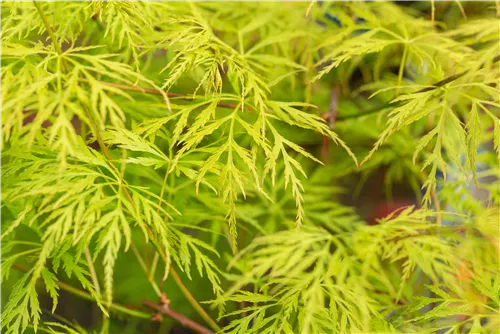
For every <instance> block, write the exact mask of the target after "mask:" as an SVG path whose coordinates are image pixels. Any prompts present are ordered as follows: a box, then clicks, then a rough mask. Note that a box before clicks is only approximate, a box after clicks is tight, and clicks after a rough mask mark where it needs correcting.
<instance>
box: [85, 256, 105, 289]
mask: <svg viewBox="0 0 500 334" xmlns="http://www.w3.org/2000/svg"><path fill="white" fill-rule="evenodd" d="M85 258H86V260H87V263H88V265H89V272H90V277H91V278H92V283H93V284H94V287H95V292H96V294H97V296H98V297H99V298H101V288H100V287H99V280H98V279H97V273H96V271H95V267H94V263H93V262H92V256H90V251H89V248H88V247H85Z"/></svg>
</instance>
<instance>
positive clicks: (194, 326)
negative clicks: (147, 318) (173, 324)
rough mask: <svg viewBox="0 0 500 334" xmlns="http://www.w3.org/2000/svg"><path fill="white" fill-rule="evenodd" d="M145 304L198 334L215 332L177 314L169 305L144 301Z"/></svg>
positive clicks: (212, 333)
mask: <svg viewBox="0 0 500 334" xmlns="http://www.w3.org/2000/svg"><path fill="white" fill-rule="evenodd" d="M143 304H144V305H146V306H147V307H150V308H152V309H154V310H156V311H158V312H160V313H161V314H165V315H168V316H169V317H170V318H172V319H175V320H176V321H178V322H180V323H181V324H182V325H184V326H185V327H188V328H190V329H192V330H194V331H195V332H197V333H200V334H214V332H212V331H211V330H209V329H208V328H206V327H203V326H202V325H200V324H199V323H197V322H195V321H193V320H191V319H189V318H187V317H185V316H184V315H182V314H180V313H177V312H175V311H174V310H172V309H170V307H169V306H168V305H167V304H162V305H158V304H156V303H154V302H152V301H150V300H144V302H143Z"/></svg>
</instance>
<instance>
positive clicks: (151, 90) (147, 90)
mask: <svg viewBox="0 0 500 334" xmlns="http://www.w3.org/2000/svg"><path fill="white" fill-rule="evenodd" d="M78 80H79V81H81V82H85V83H89V81H90V80H89V79H85V78H79V79H78ZM97 81H98V82H99V83H100V84H103V85H106V86H109V87H114V88H118V89H121V90H125V91H130V92H137V93H143V94H150V95H162V96H163V95H165V94H166V95H167V96H168V97H178V98H181V99H183V100H187V101H193V100H195V99H196V98H193V97H192V96H189V95H188V94H182V93H175V92H165V91H161V90H158V89H155V88H148V87H140V86H131V85H124V84H118V83H114V82H109V81H100V80H97ZM217 106H218V107H220V108H228V109H235V108H236V107H237V106H238V104H235V103H227V102H218V103H217ZM245 109H246V110H251V109H252V108H251V107H250V106H246V107H245Z"/></svg>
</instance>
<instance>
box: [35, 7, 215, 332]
mask: <svg viewBox="0 0 500 334" xmlns="http://www.w3.org/2000/svg"><path fill="white" fill-rule="evenodd" d="M33 3H34V4H35V7H36V8H37V10H38V12H39V14H40V16H41V18H42V20H43V22H44V24H45V27H46V29H47V31H48V33H49V36H50V38H51V40H52V43H53V44H54V48H55V49H56V52H57V53H58V54H59V55H62V50H61V47H60V46H59V45H58V43H57V41H56V38H55V34H54V30H53V29H52V27H51V25H50V23H49V22H48V20H47V17H46V16H45V13H44V12H43V9H42V8H41V6H40V5H39V4H38V3H37V2H36V1H33ZM63 66H64V70H65V71H67V65H66V63H65V62H63ZM159 93H160V92H159ZM160 94H161V93H160ZM82 106H83V108H84V110H85V112H86V114H87V117H88V118H89V120H90V124H91V126H92V130H93V132H94V135H95V137H96V139H97V142H98V143H99V146H100V148H101V150H102V151H103V153H104V156H105V157H106V160H107V161H108V163H109V165H110V167H111V168H112V169H113V170H114V171H115V174H116V176H117V177H118V178H119V182H120V186H122V185H124V184H125V181H124V180H123V179H122V177H121V174H120V172H119V171H118V169H117V168H116V166H115V165H114V164H113V160H112V157H111V154H110V153H109V150H108V148H107V146H106V145H105V144H104V141H103V139H102V136H101V133H100V131H99V128H98V127H97V124H96V122H95V120H94V117H93V116H92V114H91V113H90V110H89V108H88V106H87V105H85V104H82ZM122 189H123V191H124V193H125V196H126V198H127V200H128V201H129V202H130V203H131V205H132V208H134V210H135V208H136V205H135V202H134V200H133V198H132V196H131V194H130V192H129V191H128V189H127V187H122ZM146 228H147V232H148V234H149V238H150V240H151V243H152V244H153V246H154V247H155V248H156V250H157V251H158V252H159V253H160V255H161V256H162V258H163V259H164V260H166V255H165V254H164V252H163V251H162V249H161V248H160V247H158V246H157V245H156V242H155V238H154V233H153V232H152V231H151V229H150V228H149V226H147V225H146ZM170 270H171V271H172V273H175V274H177V273H176V272H175V269H174V268H173V266H170ZM177 277H179V276H178V275H177ZM175 281H176V283H177V284H178V285H179V286H180V288H181V290H182V292H183V294H184V296H185V297H186V298H187V299H188V301H189V302H190V304H191V305H192V306H193V308H194V309H195V310H196V311H197V312H198V313H199V314H200V316H201V317H202V318H203V319H204V320H205V321H207V323H208V324H210V326H211V327H212V328H213V329H214V330H216V331H220V328H219V326H218V325H217V323H216V322H215V321H214V320H213V319H212V318H211V317H210V315H208V313H206V311H205V310H204V309H203V308H202V307H201V306H200V304H199V303H198V301H197V300H196V299H195V298H194V297H193V295H192V294H191V293H190V291H189V290H188V289H187V288H186V286H185V285H184V284H183V283H182V281H181V280H180V279H179V280H175Z"/></svg>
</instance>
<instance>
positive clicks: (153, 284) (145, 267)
mask: <svg viewBox="0 0 500 334" xmlns="http://www.w3.org/2000/svg"><path fill="white" fill-rule="evenodd" d="M130 248H131V249H132V252H133V253H134V255H135V257H136V258H137V261H138V262H139V264H140V266H141V268H142V270H144V272H145V273H146V276H147V278H148V282H149V283H150V284H151V286H152V287H153V290H155V293H156V294H157V295H158V296H161V291H160V288H158V285H157V284H156V282H155V281H154V277H150V276H149V275H148V267H147V266H146V263H145V262H144V260H143V258H142V256H141V254H140V253H139V251H138V250H137V247H135V244H134V243H133V242H131V243H130Z"/></svg>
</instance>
